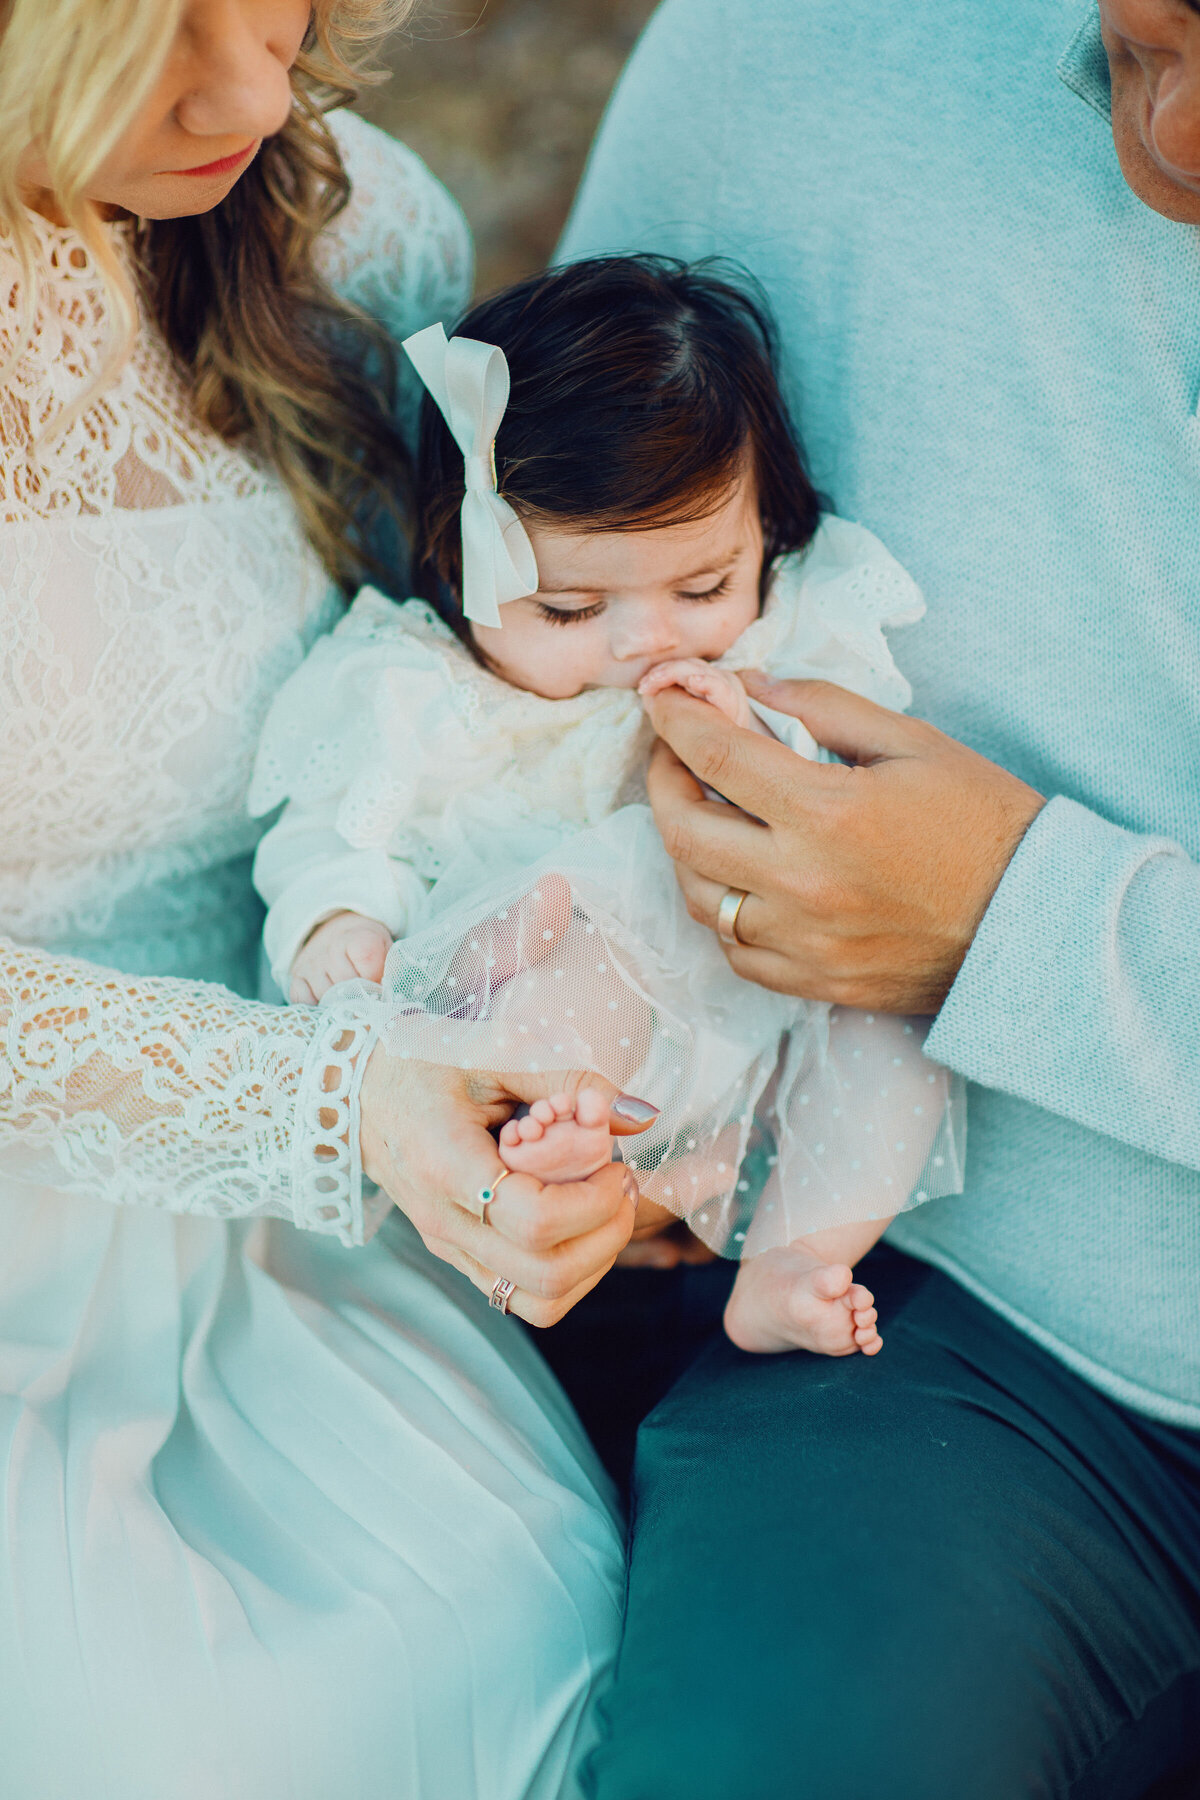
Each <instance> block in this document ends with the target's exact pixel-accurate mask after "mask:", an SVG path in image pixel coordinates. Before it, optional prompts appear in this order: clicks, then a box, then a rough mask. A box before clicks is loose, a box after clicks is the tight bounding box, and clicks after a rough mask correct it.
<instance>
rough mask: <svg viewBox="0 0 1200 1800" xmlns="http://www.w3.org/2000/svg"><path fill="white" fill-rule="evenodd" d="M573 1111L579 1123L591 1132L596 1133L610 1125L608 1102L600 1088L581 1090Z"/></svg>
mask: <svg viewBox="0 0 1200 1800" xmlns="http://www.w3.org/2000/svg"><path fill="white" fill-rule="evenodd" d="M564 1098H565V1096H564ZM573 1111H574V1114H575V1117H576V1118H577V1119H578V1121H579V1123H580V1124H581V1125H584V1126H586V1127H587V1129H588V1130H589V1131H595V1130H596V1129H597V1128H598V1127H599V1126H601V1125H607V1123H608V1101H607V1100H606V1099H605V1097H604V1095H603V1094H602V1093H601V1092H600V1090H599V1088H594V1087H585V1088H581V1089H580V1092H579V1096H578V1098H577V1099H576V1101H575V1105H574V1108H573Z"/></svg>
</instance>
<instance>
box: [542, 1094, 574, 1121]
mask: <svg viewBox="0 0 1200 1800" xmlns="http://www.w3.org/2000/svg"><path fill="white" fill-rule="evenodd" d="M546 1105H547V1106H549V1108H550V1111H551V1112H552V1113H553V1114H554V1117H555V1118H556V1119H569V1118H570V1117H571V1116H572V1114H573V1113H574V1111H575V1102H574V1101H573V1100H572V1098H571V1096H570V1094H551V1096H550V1098H549V1100H548V1101H547V1102H546ZM547 1123H549V1121H547Z"/></svg>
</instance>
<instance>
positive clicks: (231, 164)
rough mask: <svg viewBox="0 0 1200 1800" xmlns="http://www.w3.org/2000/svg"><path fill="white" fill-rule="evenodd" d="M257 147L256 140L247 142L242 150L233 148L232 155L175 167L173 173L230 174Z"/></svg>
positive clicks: (248, 158) (251, 154) (247, 159)
mask: <svg viewBox="0 0 1200 1800" xmlns="http://www.w3.org/2000/svg"><path fill="white" fill-rule="evenodd" d="M257 149H258V140H257V138H256V139H255V141H254V143H252V144H247V145H246V148H245V149H244V150H235V151H234V153H233V155H232V156H222V157H220V158H218V160H217V161H216V162H210V163H199V164H197V166H196V167H195V168H194V169H175V170H173V171H172V173H173V174H175V175H230V174H232V173H233V171H234V169H237V168H240V167H241V165H242V163H244V162H248V161H249V160H250V158H251V157H252V156H253V155H254V152H255V151H256V150H257Z"/></svg>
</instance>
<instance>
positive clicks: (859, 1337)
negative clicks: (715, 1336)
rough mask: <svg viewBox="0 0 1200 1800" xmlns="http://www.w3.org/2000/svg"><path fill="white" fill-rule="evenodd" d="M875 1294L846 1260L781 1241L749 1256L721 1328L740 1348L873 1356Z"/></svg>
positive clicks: (878, 1344) (876, 1345)
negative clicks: (820, 1256) (818, 1257)
mask: <svg viewBox="0 0 1200 1800" xmlns="http://www.w3.org/2000/svg"><path fill="white" fill-rule="evenodd" d="M878 1317H879V1315H878V1313H877V1312H876V1311H875V1296H874V1295H873V1294H872V1293H871V1291H870V1289H869V1288H865V1287H863V1285H862V1283H861V1282H857V1281H855V1279H854V1271H853V1269H851V1268H850V1266H849V1265H848V1264H847V1263H821V1262H817V1261H815V1260H814V1258H813V1256H812V1253H811V1252H810V1251H808V1250H799V1249H791V1248H789V1247H786V1246H785V1247H784V1248H783V1249H780V1250H766V1251H764V1252H763V1254H762V1255H761V1256H752V1257H749V1258H748V1259H747V1260H746V1261H745V1262H744V1263H743V1264H742V1266H741V1268H740V1269H739V1270H738V1277H737V1280H736V1281H735V1282H734V1284H733V1292H732V1294H731V1295H730V1296H729V1303H728V1305H727V1306H726V1308H725V1330H726V1333H727V1334H728V1336H729V1337H730V1338H731V1339H732V1340H733V1342H734V1343H735V1344H736V1345H737V1346H738V1348H739V1349H741V1350H753V1351H757V1352H759V1353H763V1354H768V1355H770V1354H773V1353H775V1352H778V1351H781V1350H813V1351H816V1352H817V1353H818V1355H821V1356H852V1355H853V1354H854V1352H855V1351H856V1350H861V1351H862V1353H863V1355H864V1356H874V1355H875V1354H876V1352H877V1351H879V1350H881V1349H882V1348H883V1339H882V1338H881V1337H880V1335H879V1331H878V1327H877V1323H876V1321H877V1320H878Z"/></svg>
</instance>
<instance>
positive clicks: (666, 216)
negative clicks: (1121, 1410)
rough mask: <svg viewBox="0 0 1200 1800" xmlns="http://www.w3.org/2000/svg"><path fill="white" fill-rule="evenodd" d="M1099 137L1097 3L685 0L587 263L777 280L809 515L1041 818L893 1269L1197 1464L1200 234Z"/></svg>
mask: <svg viewBox="0 0 1200 1800" xmlns="http://www.w3.org/2000/svg"><path fill="white" fill-rule="evenodd" d="M1107 111H1108V73H1107V65H1106V62H1105V59H1104V53H1103V49H1102V46H1101V44H1100V40H1099V28H1098V22H1097V19H1096V16H1095V14H1094V13H1093V12H1091V11H1085V10H1084V8H1083V7H1082V6H1081V5H1080V3H1079V0H1009V3H1008V4H1006V5H1004V6H985V5H981V4H980V0H912V3H911V4H908V5H905V6H894V5H880V4H879V0H667V3H666V5H665V6H664V7H663V8H662V10H661V11H660V12H659V13H658V15H657V16H656V17H655V19H654V20H653V21H652V22H651V25H650V27H649V29H648V31H647V33H646V36H645V38H644V39H643V41H642V44H641V46H640V48H639V49H638V50H637V52H636V53H635V55H634V58H633V61H632V64H631V66H630V68H629V70H628V71H627V73H626V75H625V77H624V79H623V81H622V83H621V85H620V87H619V89H618V91H617V94H616V96H615V98H614V101H613V104H612V106H611V108H610V111H609V114H608V117H607V120H606V122H605V124H604V126H603V128H602V130H601V133H600V137H599V140H598V144H597V147H596V150H595V151H594V153H593V158H592V162H591V165H590V168H589V172H588V175H587V177H586V179H585V182H584V186H583V190H582V194H581V197H580V200H579V202H578V203H577V207H576V211H575V214H574V217H573V220H572V222H571V224H570V225H569V227H568V231H567V236H566V240H565V245H564V250H563V254H564V255H566V256H576V255H582V254H585V253H590V252H592V251H598V250H616V249H620V250H624V249H657V250H666V251H671V252H674V253H676V254H681V255H684V256H688V257H694V256H701V255H706V254H710V253H714V252H715V253H719V254H723V255H728V256H733V257H736V258H737V259H738V260H739V261H740V262H742V263H743V264H745V265H746V266H748V267H749V268H750V269H751V270H752V271H753V273H754V274H755V275H756V276H757V277H758V278H759V280H760V281H761V282H762V284H763V286H764V287H765V288H766V290H767V293H768V295H769V297H770V300H771V302H772V304H773V307H774V309H775V312H776V315H777V317H778V320H779V323H780V326H781V331H782V337H783V343H784V348H785V352H786V373H787V382H788V386H789V392H790V398H791V400H792V401H793V403H794V406H795V412H796V417H797V419H798V421H799V424H800V428H801V433H802V436H803V438H804V441H805V445H806V448H807V452H808V456H809V460H810V463H811V465H812V469H813V473H814V476H815V479H816V482H817V484H818V486H819V487H820V488H821V489H822V490H823V492H824V493H826V494H827V495H828V496H829V498H830V499H831V500H832V502H833V504H834V506H835V508H836V510H837V511H838V512H840V513H842V514H843V515H845V516H846V517H849V518H852V519H856V520H860V521H861V522H862V523H863V524H865V525H867V526H869V528H870V529H871V530H872V531H874V532H876V533H877V534H878V536H879V537H881V538H882V539H883V541H884V542H885V543H886V544H887V545H888V547H889V548H890V549H891V550H892V551H893V552H894V553H895V554H896V555H897V556H898V557H899V558H900V559H901V561H902V562H904V563H905V564H906V565H907V567H908V568H909V569H910V570H911V571H912V573H913V574H914V575H915V577H916V578H917V580H918V581H919V582H920V584H921V586H922V588H923V589H924V591H925V595H926V598H927V600H928V602H929V614H928V617H927V619H926V620H925V621H924V622H923V623H922V624H921V625H919V626H917V627H916V628H915V629H914V630H913V631H912V632H911V633H905V634H903V635H902V636H900V637H899V638H898V639H896V640H895V643H894V648H895V650H896V653H897V658H898V660H899V662H900V664H901V666H902V667H903V668H904V670H905V672H906V674H907V675H908V676H909V677H910V678H911V680H912V682H913V685H914V688H915V692H916V705H915V710H916V711H917V712H919V713H921V714H923V715H924V716H925V717H926V718H928V719H931V720H932V721H933V722H934V723H935V724H937V725H939V726H941V727H942V728H943V729H944V730H945V731H948V732H950V733H952V734H953V735H954V736H955V737H957V738H960V739H962V740H963V741H964V742H965V743H968V744H970V745H972V746H973V747H974V748H975V749H977V750H979V751H981V752H982V753H983V755H985V756H988V757H991V758H992V759H993V760H994V761H996V762H998V763H1001V764H1003V765H1004V766H1005V767H1006V768H1009V769H1011V770H1013V771H1014V772H1015V773H1016V774H1018V775H1020V776H1021V777H1023V778H1024V779H1025V780H1026V781H1028V782H1030V783H1032V785H1033V786H1035V787H1036V788H1038V789H1039V791H1040V792H1042V793H1043V794H1046V795H1049V796H1052V798H1051V802H1050V804H1049V805H1048V806H1047V807H1046V808H1045V810H1044V811H1043V812H1042V814H1041V815H1040V817H1039V818H1038V820H1037V821H1036V823H1035V824H1034V826H1033V828H1032V830H1031V831H1030V832H1029V834H1028V836H1027V837H1026V839H1025V842H1024V843H1023V845H1022V847H1021V849H1020V850H1019V851H1018V853H1017V855H1016V857H1015V858H1014V860H1013V862H1012V864H1011V866H1010V868H1009V870H1008V873H1007V874H1006V876H1005V877H1004V879H1003V881H1002V882H1001V884H1000V887H999V889H998V891H997V893H996V896H995V898H994V900H993V902H992V905H991V907H990V909H989V911H988V913H987V916H986V917H985V919H984V921H983V925H982V928H981V930H980V932H979V935H978V937H977V939H976V941H975V944H974V946H973V948H972V950H971V952H970V954H969V956H968V957H967V960H966V963H965V964H964V966H963V969H962V972H961V974H960V976H959V978H958V980H957V982H956V983H955V985H954V987H953V989H952V991H951V993H950V996H949V999H948V1000H947V1002H946V1004H945V1006H944V1007H943V1009H942V1012H941V1014H940V1016H939V1018H938V1020H937V1022H936V1024H935V1027H934V1031H933V1035H932V1037H931V1038H930V1040H929V1050H930V1053H931V1054H932V1055H934V1056H936V1057H938V1058H939V1059H940V1060H941V1061H943V1062H945V1063H947V1064H949V1065H950V1066H951V1067H952V1068H954V1069H958V1070H960V1071H961V1072H962V1073H963V1074H964V1075H966V1076H967V1077H968V1079H969V1081H970V1082H971V1083H972V1087H971V1091H970V1125H969V1144H968V1168H967V1187H966V1192H965V1193H964V1194H963V1195H962V1197H961V1198H956V1199H950V1200H941V1201H935V1202H931V1203H930V1204H929V1205H927V1206H924V1207H921V1208H919V1209H918V1210H917V1211H916V1212H914V1213H910V1214H908V1215H907V1216H906V1217H904V1218H903V1219H902V1220H900V1221H898V1222H897V1223H896V1224H895V1225H894V1226H893V1227H892V1229H891V1233H890V1236H891V1238H892V1240H894V1241H895V1242H896V1243H897V1244H899V1245H900V1246H901V1247H902V1248H903V1249H905V1250H906V1251H909V1252H910V1253H911V1254H912V1255H914V1256H918V1257H923V1258H925V1259H927V1260H928V1261H930V1262H934V1263H937V1264H938V1265H939V1266H940V1267H942V1268H944V1269H946V1270H948V1271H949V1272H950V1273H951V1274H953V1275H954V1276H956V1277H957V1278H958V1279H959V1280H960V1281H961V1282H963V1283H964V1284H965V1285H966V1286H968V1287H969V1288H971V1289H972V1290H973V1291H974V1292H975V1293H977V1294H979V1295H980V1296H981V1297H982V1298H983V1299H984V1300H986V1301H987V1302H988V1303H989V1304H991V1305H992V1306H994V1307H995V1308H997V1309H998V1310H999V1311H1001V1312H1003V1313H1005V1314H1006V1315H1007V1316H1008V1317H1009V1318H1010V1319H1012V1320H1014V1321H1015V1322H1016V1323H1017V1324H1018V1325H1019V1326H1020V1327H1021V1328H1022V1329H1023V1330H1025V1331H1026V1332H1027V1333H1028V1334H1029V1335H1030V1336H1031V1337H1033V1338H1036V1339H1037V1340H1038V1341H1039V1342H1041V1343H1042V1344H1044V1345H1045V1346H1046V1347H1047V1348H1049V1349H1050V1350H1051V1351H1053V1352H1054V1353H1055V1354H1056V1355H1058V1356H1059V1357H1060V1358H1061V1359H1062V1360H1063V1361H1064V1362H1065V1363H1067V1364H1068V1365H1069V1366H1070V1367H1071V1368H1073V1369H1075V1370H1077V1371H1078V1372H1079V1373H1080V1374H1081V1375H1083V1376H1084V1377H1085V1378H1087V1379H1088V1380H1090V1381H1092V1382H1094V1383H1096V1384H1097V1386H1099V1387H1101V1388H1103V1389H1104V1390H1105V1391H1106V1392H1108V1393H1109V1394H1111V1395H1113V1396H1114V1397H1115V1398H1117V1399H1118V1400H1121V1401H1124V1402H1126V1403H1127V1404H1129V1405H1131V1406H1134V1407H1137V1408H1139V1409H1141V1410H1143V1411H1144V1412H1146V1413H1149V1414H1152V1415H1154V1416H1156V1417H1157V1418H1160V1419H1163V1420H1167V1421H1172V1422H1174V1423H1176V1424H1180V1425H1186V1426H1191V1427H1193V1428H1197V1429H1200V866H1198V864H1197V858H1198V857H1200V419H1198V417H1197V398H1198V395H1200V234H1198V233H1197V231H1196V230H1195V229H1193V228H1192V227H1189V226H1183V225H1177V224H1172V223H1170V222H1169V221H1168V220H1166V219H1163V218H1160V217H1159V216H1158V215H1157V214H1155V213H1153V212H1151V211H1150V210H1149V209H1148V208H1146V207H1145V206H1144V205H1142V203H1141V202H1140V201H1138V200H1137V199H1136V198H1135V196H1134V195H1133V194H1132V192H1131V191H1130V189H1129V188H1128V187H1127V186H1126V184H1125V182H1124V181H1123V179H1122V177H1121V173H1120V169H1119V167H1118V164H1117V159H1116V154H1115V151H1114V149H1113V143H1112V137H1111V134H1110V131H1109V126H1108V118H1107ZM884 1329H885V1333H886V1323H885V1327H884ZM885 1354H886V1352H885Z"/></svg>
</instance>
